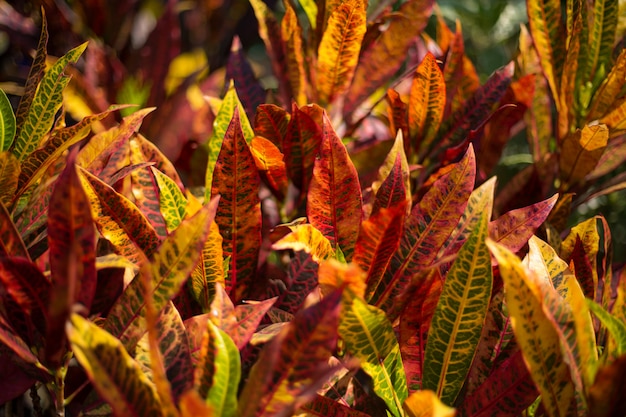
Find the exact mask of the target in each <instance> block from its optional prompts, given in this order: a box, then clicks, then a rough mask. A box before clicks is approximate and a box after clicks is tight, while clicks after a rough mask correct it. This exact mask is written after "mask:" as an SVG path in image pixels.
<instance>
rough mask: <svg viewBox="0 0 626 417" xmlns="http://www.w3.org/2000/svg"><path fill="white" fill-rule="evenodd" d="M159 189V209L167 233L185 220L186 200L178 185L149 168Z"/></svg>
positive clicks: (154, 169)
mask: <svg viewBox="0 0 626 417" xmlns="http://www.w3.org/2000/svg"><path fill="white" fill-rule="evenodd" d="M150 169H151V170H152V174H153V175H154V178H155V179H156V182H157V185H158V187H159V208H160V210H161V214H162V215H163V220H165V225H166V226H167V231H168V232H171V231H172V230H174V229H176V228H177V227H178V225H179V224H180V223H181V222H182V221H183V219H184V218H185V214H186V213H187V199H186V198H185V196H184V194H183V192H182V191H181V190H180V188H179V187H178V184H176V182H175V181H174V180H173V179H171V178H170V177H168V176H167V175H165V174H164V173H162V172H161V171H159V170H158V169H156V168H154V167H150Z"/></svg>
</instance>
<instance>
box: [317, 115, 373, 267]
mask: <svg viewBox="0 0 626 417" xmlns="http://www.w3.org/2000/svg"><path fill="white" fill-rule="evenodd" d="M322 132H323V138H322V144H321V146H320V155H319V158H317V159H316V160H315V167H314V169H313V179H312V180H311V185H310V187H309V193H308V201H307V216H308V217H309V221H310V222H311V224H312V225H313V226H315V227H316V228H317V229H318V230H319V231H320V232H322V234H323V235H324V236H326V237H327V238H328V240H330V242H331V244H332V245H333V247H334V248H336V249H337V248H340V249H341V251H342V252H343V254H344V256H345V259H346V260H350V259H351V258H352V252H353V251H354V245H355V243H356V239H357V236H358V234H359V229H360V227H361V218H362V204H363V203H362V201H361V185H360V184H359V177H358V174H357V172H356V169H355V168H354V165H353V164H352V161H351V160H350V157H349V156H348V151H347V150H346V147H345V146H344V145H343V143H342V142H341V140H340V139H339V137H338V136H337V134H336V133H335V131H334V130H333V128H332V125H331V124H330V120H329V119H328V116H326V115H324V122H323V126H322Z"/></svg>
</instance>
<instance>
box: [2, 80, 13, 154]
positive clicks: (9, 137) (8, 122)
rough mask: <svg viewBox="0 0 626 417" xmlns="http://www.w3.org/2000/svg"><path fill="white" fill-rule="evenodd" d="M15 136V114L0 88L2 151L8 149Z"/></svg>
mask: <svg viewBox="0 0 626 417" xmlns="http://www.w3.org/2000/svg"><path fill="white" fill-rule="evenodd" d="M13 138H15V115H14V114H13V108H12V107H11V102H10V101H9V98H8V97H7V95H6V94H5V92H4V90H0V152H3V151H8V150H9V148H10V147H11V145H12V144H13Z"/></svg>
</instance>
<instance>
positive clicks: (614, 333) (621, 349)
mask: <svg viewBox="0 0 626 417" xmlns="http://www.w3.org/2000/svg"><path fill="white" fill-rule="evenodd" d="M585 301H586V302H587V306H588V307H589V310H591V311H592V312H593V314H595V315H596V317H598V319H599V320H600V322H601V323H602V325H603V326H604V327H606V328H607V329H608V330H609V333H610V334H611V337H612V338H613V340H614V341H615V343H614V344H613V345H610V346H611V351H609V352H608V356H609V357H617V356H621V355H623V354H624V353H626V323H623V322H622V321H620V320H618V319H617V318H615V317H614V316H613V315H612V314H611V313H609V312H608V311H606V310H605V309H603V308H602V307H601V306H600V305H598V304H597V303H595V302H594V301H592V300H589V299H586V300H585Z"/></svg>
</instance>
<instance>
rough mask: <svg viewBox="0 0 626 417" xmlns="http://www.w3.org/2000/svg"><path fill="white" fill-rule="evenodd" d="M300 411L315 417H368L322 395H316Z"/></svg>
mask: <svg viewBox="0 0 626 417" xmlns="http://www.w3.org/2000/svg"><path fill="white" fill-rule="evenodd" d="M300 410H302V411H307V412H309V413H310V414H311V415H315V416H333V417H368V416H369V415H370V414H367V413H364V412H362V411H359V410H355V409H354V408H351V407H348V406H347V405H344V404H342V403H340V402H338V401H337V400H334V399H332V398H329V397H324V396H322V395H319V394H318V395H316V396H315V398H314V399H313V400H312V401H310V402H308V403H306V404H304V405H303V406H302V407H301V408H300Z"/></svg>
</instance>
